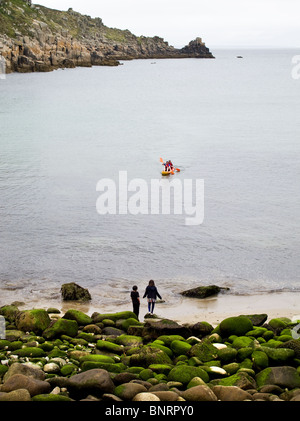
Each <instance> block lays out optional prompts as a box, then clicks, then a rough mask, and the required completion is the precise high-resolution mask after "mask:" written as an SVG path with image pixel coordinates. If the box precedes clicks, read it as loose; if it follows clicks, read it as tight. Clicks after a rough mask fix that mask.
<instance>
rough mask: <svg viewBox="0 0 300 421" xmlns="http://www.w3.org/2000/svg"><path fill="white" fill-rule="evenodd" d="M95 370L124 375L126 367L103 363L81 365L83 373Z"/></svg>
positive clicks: (91, 362)
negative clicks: (99, 369)
mask: <svg viewBox="0 0 300 421" xmlns="http://www.w3.org/2000/svg"><path fill="white" fill-rule="evenodd" d="M95 368H101V369H103V370H106V371H109V372H110V373H122V372H123V371H125V370H126V365H124V364H123V363H101V362H96V361H84V362H83V363H82V364H81V369H82V371H88V370H93V369H95Z"/></svg>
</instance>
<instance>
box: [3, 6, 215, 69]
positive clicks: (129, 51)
mask: <svg viewBox="0 0 300 421" xmlns="http://www.w3.org/2000/svg"><path fill="white" fill-rule="evenodd" d="M1 55H2V56H3V57H4V58H5V60H6V73H10V72H22V73H25V72H35V71H37V72H47V71H51V70H54V69H58V68H74V67H77V66H82V67H91V66H94V65H100V66H101V65H102V66H103V65H104V66H106V65H110V66H115V65H118V64H120V63H119V60H131V59H142V58H187V57H197V58H213V55H212V54H211V53H210V51H209V49H208V48H207V47H206V46H205V44H204V43H203V42H202V40H201V38H196V40H194V41H191V42H190V43H189V45H187V46H186V47H184V48H182V49H176V48H174V47H172V46H170V45H169V44H168V43H167V42H166V41H164V40H163V39H162V38H160V37H157V36H155V37H144V36H140V37H137V36H135V35H133V34H132V33H131V32H130V31H129V30H119V29H115V28H108V27H107V26H105V25H104V24H103V22H102V19H100V18H91V17H90V16H85V15H81V14H80V13H77V12H75V11H73V9H69V10H68V11H66V12H64V11H58V10H53V9H49V8H46V7H43V6H37V5H32V4H31V1H23V0H10V1H6V0H1V1H0V56H1Z"/></svg>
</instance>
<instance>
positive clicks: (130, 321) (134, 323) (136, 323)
mask: <svg viewBox="0 0 300 421" xmlns="http://www.w3.org/2000/svg"><path fill="white" fill-rule="evenodd" d="M130 326H143V323H141V322H139V321H138V320H137V319H136V318H133V317H129V318H128V319H125V320H123V321H122V323H121V326H117V327H118V328H121V329H123V330H126V331H127V330H128V328H129V327H130Z"/></svg>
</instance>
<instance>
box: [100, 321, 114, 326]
mask: <svg viewBox="0 0 300 421" xmlns="http://www.w3.org/2000/svg"><path fill="white" fill-rule="evenodd" d="M101 323H103V324H104V326H110V327H114V326H116V322H115V321H114V320H111V319H103V320H102V322H101Z"/></svg>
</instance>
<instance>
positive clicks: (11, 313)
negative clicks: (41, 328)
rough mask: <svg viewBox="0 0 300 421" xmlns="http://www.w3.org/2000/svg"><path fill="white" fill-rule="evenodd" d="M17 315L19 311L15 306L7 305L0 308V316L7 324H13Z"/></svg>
mask: <svg viewBox="0 0 300 421" xmlns="http://www.w3.org/2000/svg"><path fill="white" fill-rule="evenodd" d="M18 313H19V309H18V307H17V306H15V305H12V304H11V305H7V306H2V307H0V315H1V316H4V317H5V319H6V320H8V321H9V322H12V323H13V322H14V321H15V318H16V315H17V314H18Z"/></svg>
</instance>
